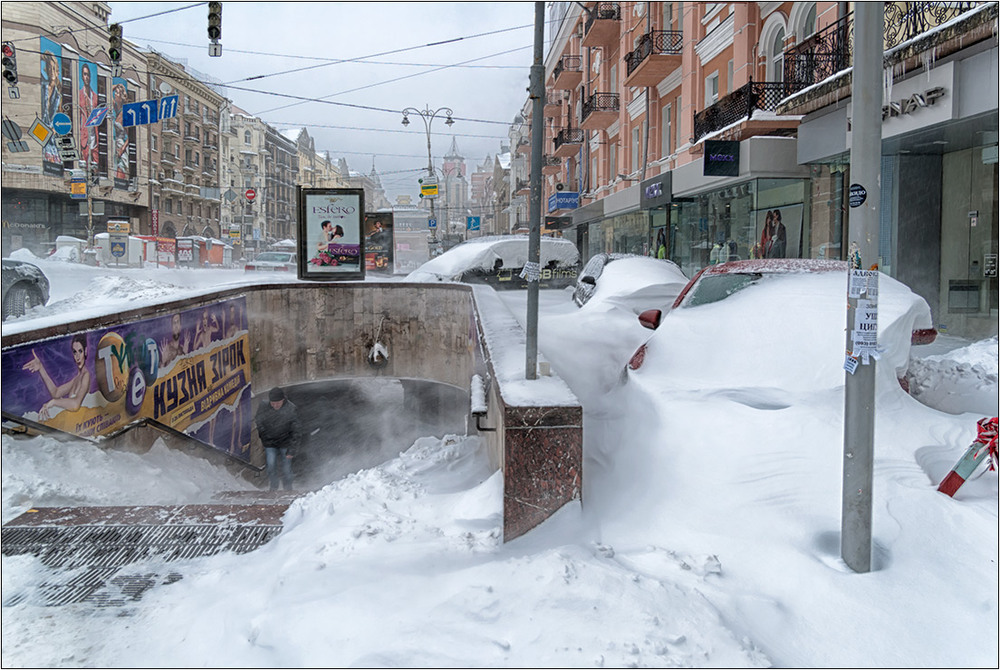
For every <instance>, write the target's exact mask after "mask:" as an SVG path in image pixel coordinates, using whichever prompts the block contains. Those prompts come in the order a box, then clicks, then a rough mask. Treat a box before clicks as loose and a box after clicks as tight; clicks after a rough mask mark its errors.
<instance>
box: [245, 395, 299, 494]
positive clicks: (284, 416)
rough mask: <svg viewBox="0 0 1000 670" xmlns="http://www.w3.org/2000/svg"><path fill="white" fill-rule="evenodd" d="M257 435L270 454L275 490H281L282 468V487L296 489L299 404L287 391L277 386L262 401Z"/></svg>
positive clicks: (269, 476) (270, 468)
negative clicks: (293, 477) (286, 395)
mask: <svg viewBox="0 0 1000 670" xmlns="http://www.w3.org/2000/svg"><path fill="white" fill-rule="evenodd" d="M254 421H256V422H257V434H258V435H260V442H261V444H263V445H264V452H265V453H266V454H267V477H268V480H269V482H270V485H271V490H272V491H277V490H278V479H279V471H280V478H281V481H282V486H283V487H284V489H285V490H286V491H290V490H291V488H292V458H293V457H294V456H295V449H297V448H298V446H299V441H300V438H301V435H300V434H299V418H298V414H297V412H296V410H295V405H293V404H292V403H291V401H289V400H288V399H287V398H286V397H285V392H284V391H283V390H282V389H281V388H279V387H277V386H275V387H274V388H273V389H271V391H270V393H268V396H267V402H262V403H261V404H260V407H259V408H258V409H257V414H256V415H255V416H254Z"/></svg>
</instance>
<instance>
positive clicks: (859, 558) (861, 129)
mask: <svg viewBox="0 0 1000 670" xmlns="http://www.w3.org/2000/svg"><path fill="white" fill-rule="evenodd" d="M883 12H884V3H882V2H859V3H855V6H854V72H853V80H852V82H851V105H852V118H851V119H850V120H849V123H850V124H851V187H850V196H849V197H850V201H849V204H850V216H849V219H848V225H849V233H848V240H849V241H850V247H849V252H848V265H849V269H848V280H847V284H848V286H847V302H848V310H847V351H848V352H850V353H849V355H848V356H847V358H846V360H845V365H844V368H845V370H846V375H845V376H846V382H845V385H844V469H843V497H842V513H841V528H840V531H841V538H840V556H841V558H842V559H843V560H844V562H845V563H846V564H847V566H848V567H850V568H851V569H852V570H854V571H855V572H869V571H871V556H872V482H873V470H874V439H875V357H876V355H877V354H876V349H877V346H878V341H877V334H878V266H879V258H878V252H879V215H880V211H879V205H880V203H881V184H880V176H881V170H882V30H883V16H884V14H883Z"/></svg>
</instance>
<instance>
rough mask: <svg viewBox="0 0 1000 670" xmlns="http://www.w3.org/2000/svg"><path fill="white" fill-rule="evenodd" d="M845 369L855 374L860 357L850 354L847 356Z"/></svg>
mask: <svg viewBox="0 0 1000 670" xmlns="http://www.w3.org/2000/svg"><path fill="white" fill-rule="evenodd" d="M844 369H845V370H847V371H848V372H849V373H850V374H852V375H853V374H854V372H855V371H856V370H857V369H858V359H856V358H854V357H853V356H851V355H850V354H848V355H847V357H846V358H844Z"/></svg>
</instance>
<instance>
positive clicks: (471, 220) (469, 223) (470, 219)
mask: <svg viewBox="0 0 1000 670" xmlns="http://www.w3.org/2000/svg"><path fill="white" fill-rule="evenodd" d="M465 228H466V230H479V217H478V216H467V217H465Z"/></svg>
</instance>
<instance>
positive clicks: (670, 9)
mask: <svg viewBox="0 0 1000 670" xmlns="http://www.w3.org/2000/svg"><path fill="white" fill-rule="evenodd" d="M662 9H663V29H664V30H671V29H672V26H673V24H674V3H672V2H664V3H663V4H662Z"/></svg>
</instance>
